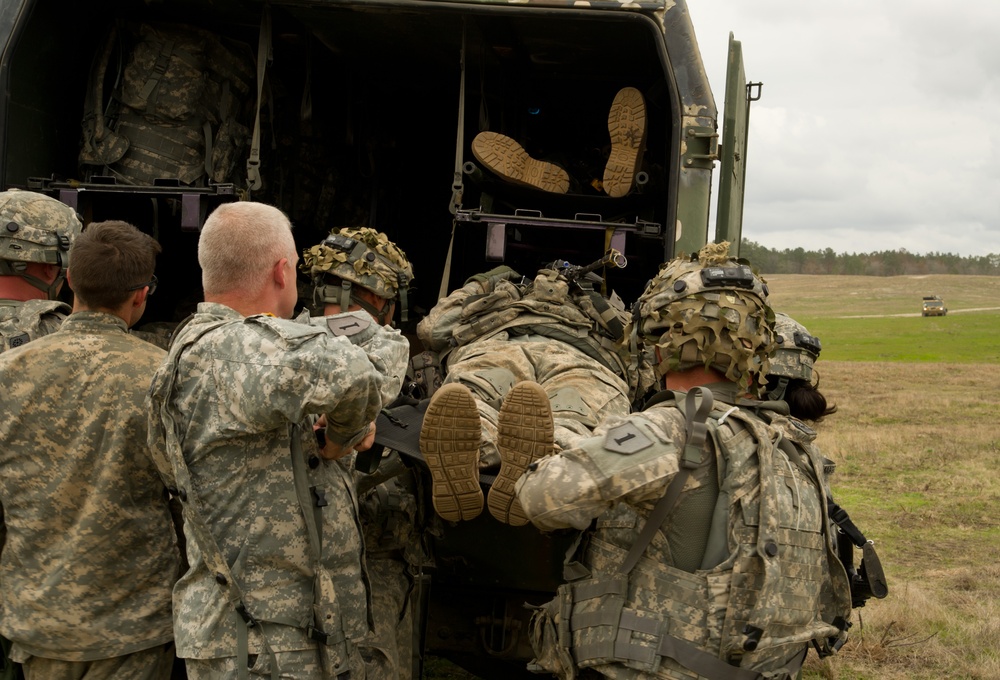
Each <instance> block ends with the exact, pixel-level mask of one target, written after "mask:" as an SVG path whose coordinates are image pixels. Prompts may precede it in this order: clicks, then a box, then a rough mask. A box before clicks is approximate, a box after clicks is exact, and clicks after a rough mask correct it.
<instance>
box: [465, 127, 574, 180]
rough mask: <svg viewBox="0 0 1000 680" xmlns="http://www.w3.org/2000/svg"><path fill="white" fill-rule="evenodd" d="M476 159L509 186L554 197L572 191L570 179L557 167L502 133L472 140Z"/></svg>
mask: <svg viewBox="0 0 1000 680" xmlns="http://www.w3.org/2000/svg"><path fill="white" fill-rule="evenodd" d="M472 155H473V156H475V158H476V160H477V161H479V162H480V163H482V164H483V165H484V166H485V167H486V168H487V169H488V170H490V171H491V172H493V173H495V174H497V175H499V176H500V177H503V178H504V179H505V180H507V181H508V182H512V183H514V184H520V185H522V186H527V187H534V188H536V189H541V190H542V191H548V192H551V193H554V194H565V193H566V192H567V191H569V175H568V174H567V173H566V171H565V170H563V169H562V168H560V167H559V166H558V165H555V164H554V163H547V162H545V161H540V160H537V159H535V158H532V157H531V156H529V155H528V152H527V151H525V150H524V147H522V146H521V145H520V144H518V143H517V142H516V141H514V140H513V139H511V138H510V137H507V136H506V135H502V134H500V133H499V132H480V133H479V134H478V135H476V138H475V139H473V140H472Z"/></svg>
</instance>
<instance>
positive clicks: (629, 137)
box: [604, 87, 646, 198]
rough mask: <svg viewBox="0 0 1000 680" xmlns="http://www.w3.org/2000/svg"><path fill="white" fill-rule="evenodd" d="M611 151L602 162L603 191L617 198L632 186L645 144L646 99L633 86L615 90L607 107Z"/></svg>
mask: <svg viewBox="0 0 1000 680" xmlns="http://www.w3.org/2000/svg"><path fill="white" fill-rule="evenodd" d="M608 132H609V133H611V154H610V156H608V164H607V165H606V166H604V191H605V193H607V194H608V196H611V197H614V198H620V197H622V196H625V195H626V194H628V192H630V191H631V190H632V186H633V184H635V175H636V173H638V172H639V168H640V166H641V165H642V152H643V150H644V148H645V144H646V100H645V99H644V98H643V96H642V93H641V92H639V90H637V89H635V88H634V87H626V88H623V89H621V90H619V91H618V94H616V95H615V99H614V101H613V102H612V103H611V110H610V111H608Z"/></svg>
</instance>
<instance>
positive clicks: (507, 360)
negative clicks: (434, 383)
mask: <svg viewBox="0 0 1000 680" xmlns="http://www.w3.org/2000/svg"><path fill="white" fill-rule="evenodd" d="M504 337H506V336H504ZM528 344H531V343H524V342H515V341H507V340H503V341H497V342H493V341H491V342H485V343H477V344H474V345H470V346H469V347H467V348H460V349H458V350H456V351H455V352H454V354H453V356H452V357H451V358H450V359H449V361H448V374H447V376H446V377H445V382H446V383H458V384H461V385H465V386H466V387H468V388H469V390H470V391H471V392H472V395H473V396H474V397H475V399H476V407H477V408H478V409H479V417H480V424H481V426H482V437H481V440H480V448H479V467H480V469H488V468H496V467H497V466H498V465H499V464H500V454H499V453H498V452H497V446H496V441H497V421H498V418H499V412H500V405H501V404H502V403H503V400H504V397H506V396H507V392H508V391H509V390H510V388H511V387H513V386H514V384H515V383H519V382H521V381H524V380H535V368H534V366H533V365H532V363H531V361H530V360H529V358H528V356H527V354H526V352H525V349H524V347H525V345H528Z"/></svg>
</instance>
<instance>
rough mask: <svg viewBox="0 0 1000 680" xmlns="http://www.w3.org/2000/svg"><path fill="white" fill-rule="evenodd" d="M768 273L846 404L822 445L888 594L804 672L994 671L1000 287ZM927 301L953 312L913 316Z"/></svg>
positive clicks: (827, 381)
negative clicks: (871, 543) (814, 340)
mask: <svg viewBox="0 0 1000 680" xmlns="http://www.w3.org/2000/svg"><path fill="white" fill-rule="evenodd" d="M767 278H768V284H769V286H770V289H771V292H772V302H773V303H774V305H775V307H776V308H777V309H781V310H783V311H786V312H788V313H789V314H791V315H793V316H795V317H796V318H797V319H799V320H800V321H801V322H802V323H804V324H805V325H806V326H807V327H808V328H809V330H810V331H811V332H812V333H813V334H815V335H818V336H819V337H820V338H821V339H822V341H823V348H824V349H823V354H822V357H821V359H820V362H819V364H818V369H819V372H820V375H821V383H820V389H821V390H822V391H823V392H824V394H826V395H827V397H828V398H830V399H831V400H832V401H833V402H834V403H836V404H837V406H838V409H839V410H838V412H837V413H836V414H834V415H833V416H830V417H829V418H827V419H826V420H825V421H823V422H822V423H820V424H819V425H818V426H817V429H818V430H819V433H820V434H819V439H818V442H819V445H820V447H821V448H822V450H823V452H824V453H825V454H826V455H827V456H828V457H830V458H831V459H833V460H834V461H835V462H836V463H837V472H836V474H835V476H834V478H833V488H834V493H835V494H836V496H837V497H838V501H839V502H840V503H841V505H843V506H844V507H845V508H847V509H848V510H849V512H850V513H851V515H852V517H853V518H854V520H855V521H856V522H857V523H858V525H859V526H861V527H862V529H863V531H865V533H866V534H867V536H868V537H869V538H871V539H873V540H875V542H876V546H877V548H878V550H879V554H880V556H881V557H882V561H883V564H884V566H885V568H886V571H887V575H888V578H889V587H890V594H889V597H888V598H886V599H885V600H882V601H873V602H870V603H869V605H868V606H867V607H865V608H863V609H860V610H856V611H855V622H854V623H855V625H854V629H853V630H852V635H851V640H850V642H849V643H848V645H847V646H846V647H845V648H844V649H843V650H842V651H841V653H840V654H838V655H837V656H835V657H832V658H831V659H827V660H826V661H823V662H819V661H818V660H816V659H815V657H812V658H811V660H810V662H809V664H808V666H807V671H806V674H805V677H806V678H838V679H839V678H844V679H859V678H866V679H872V680H875V679H887V680H896V679H899V680H902V679H903V678H977V679H978V678H982V679H983V680H985V679H987V678H998V677H1000V651H998V649H997V645H996V644H995V640H997V639H998V634H1000V599H998V595H1000V563H998V562H997V559H996V555H997V554H998V553H1000V516H998V513H997V509H998V507H1000V474H998V468H1000V422H998V418H997V416H998V412H1000V408H998V406H997V404H998V403H1000V309H998V306H1000V278H991V277H972V276H970V277H964V276H928V277H906V276H900V277H889V278H884V279H883V278H879V279H870V278H868V277H850V276H794V275H781V276H772V277H767ZM932 294H938V295H941V296H942V297H943V298H944V300H945V304H946V306H947V307H948V310H949V312H948V315H947V316H945V317H928V318H923V317H921V316H919V313H920V303H921V297H922V296H923V295H932ZM973 310H979V311H973ZM902 314H914V315H915V316H897V315H902Z"/></svg>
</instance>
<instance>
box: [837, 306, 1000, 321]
mask: <svg viewBox="0 0 1000 680" xmlns="http://www.w3.org/2000/svg"><path fill="white" fill-rule="evenodd" d="M997 310H1000V307H970V308H969V309H949V310H948V314H962V313H964V312H995V311H997ZM890 316H921V314H920V313H919V312H914V313H912V314H909V313H907V314H851V315H849V316H837V317H834V318H835V319H881V318H885V317H890Z"/></svg>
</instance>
